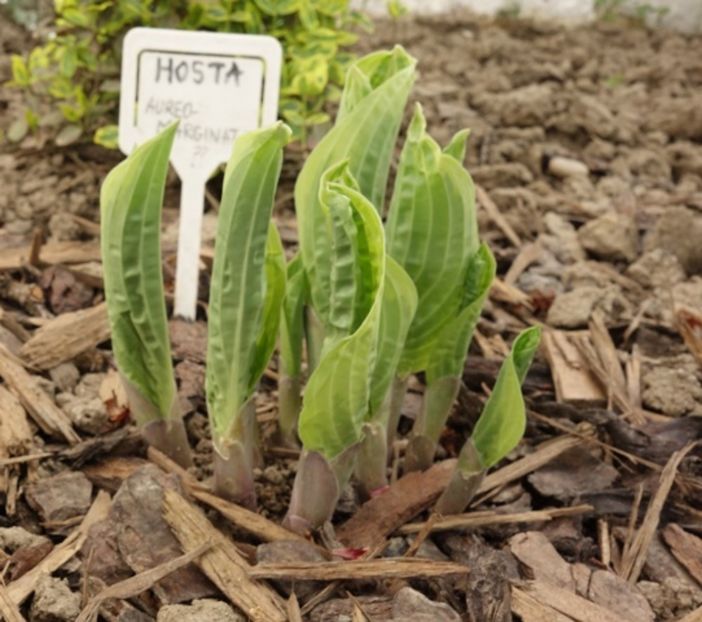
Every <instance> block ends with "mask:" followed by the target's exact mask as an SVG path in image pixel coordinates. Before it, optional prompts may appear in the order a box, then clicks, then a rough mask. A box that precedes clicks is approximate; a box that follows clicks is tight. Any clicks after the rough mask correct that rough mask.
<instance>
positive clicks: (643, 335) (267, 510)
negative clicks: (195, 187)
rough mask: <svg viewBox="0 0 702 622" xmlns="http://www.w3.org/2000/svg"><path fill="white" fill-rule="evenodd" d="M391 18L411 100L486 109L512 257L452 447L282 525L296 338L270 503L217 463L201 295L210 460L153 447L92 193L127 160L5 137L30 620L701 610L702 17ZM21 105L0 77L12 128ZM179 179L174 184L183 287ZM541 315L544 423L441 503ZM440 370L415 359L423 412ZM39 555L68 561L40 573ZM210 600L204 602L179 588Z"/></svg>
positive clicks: (8, 373) (488, 207)
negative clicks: (376, 489) (316, 520)
mask: <svg viewBox="0 0 702 622" xmlns="http://www.w3.org/2000/svg"><path fill="white" fill-rule="evenodd" d="M1 19H2V18H0V20H1ZM5 30H7V32H8V35H7V36H6V37H5V36H3V37H2V39H1V40H2V43H1V44H0V45H2V46H4V49H3V50H2V51H3V53H4V54H5V56H3V58H2V60H0V80H2V81H5V80H6V79H7V78H8V77H9V76H8V66H9V63H8V61H7V54H8V53H9V52H12V51H16V50H17V49H20V48H21V47H22V46H24V45H25V39H24V38H23V37H22V36H21V34H20V35H17V34H14V33H12V32H10V29H9V27H8V26H6V25H4V24H3V23H2V22H1V21H0V33H3V34H4V32H5ZM395 43H401V44H403V45H405V46H406V48H407V49H408V51H409V52H410V53H411V54H413V55H414V56H416V57H417V58H418V59H419V71H420V75H421V78H420V79H419V80H418V82H417V85H416V87H415V89H414V92H413V96H414V97H415V98H416V99H417V100H419V101H421V102H422V104H423V105H424V109H425V112H426V116H427V119H428V124H429V129H430V131H431V133H432V135H434V136H435V137H436V138H437V140H438V141H439V142H440V143H442V144H444V143H445V142H446V141H447V140H448V139H449V137H450V136H451V135H453V133H454V132H455V131H457V130H459V129H461V128H463V127H469V128H471V129H472V134H471V138H470V142H469V149H468V158H467V163H468V168H469V170H470V171H471V173H472V175H473V178H474V180H475V182H476V184H477V186H478V204H479V211H478V214H479V220H480V230H481V233H482V236H483V239H485V240H486V241H487V242H488V243H489V244H490V246H491V248H492V250H493V252H494V253H495V256H496V258H497V260H498V276H499V280H498V282H497V284H496V285H495V287H494V288H493V290H492V292H491V295H490V301H489V303H488V304H487V307H486V311H485V313H484V314H483V318H482V319H481V321H480V323H479V324H478V330H477V332H476V335H475V337H474V340H473V345H472V348H471V355H470V356H469V359H468V364H467V366H466V369H465V373H464V376H463V381H464V382H463V387H462V389H461V392H460V395H459V400H458V404H457V406H456V408H455V409H454V413H453V415H452V417H451V419H450V420H449V425H448V427H447V429H446V431H445V433H444V435H443V436H442V442H441V450H440V455H439V457H438V459H437V463H436V464H435V465H434V467H432V468H431V469H429V470H428V471H426V472H424V473H421V474H416V473H415V474H412V475H410V476H407V477H400V478H399V479H397V480H396V481H393V484H392V485H391V487H390V489H389V490H388V491H387V492H385V493H384V494H382V495H380V496H378V497H376V498H374V499H373V500H371V501H368V502H366V503H365V504H361V503H360V501H359V500H358V499H357V498H356V497H355V496H354V494H353V493H352V492H351V491H348V494H345V495H344V496H343V498H342V502H341V503H340V505H339V508H338V511H337V513H336V515H335V518H334V533H325V534H324V537H323V538H321V539H320V540H319V541H318V543H317V545H313V544H311V543H309V542H307V541H305V540H302V539H300V538H295V537H293V536H291V535H290V534H288V533H287V532H285V531H283V530H282V529H281V528H280V527H279V526H278V524H279V522H280V519H281V518H282V515H283V513H284V511H285V508H286V507H287V504H288V498H289V494H290V488H291V484H292V478H293V476H294V472H295V466H296V455H295V453H294V452H292V451H291V450H289V449H284V448H280V447H276V446H275V444H274V442H273V441H272V435H273V431H274V421H275V416H276V399H275V398H276V378H277V367H276V361H275V359H274V361H273V363H272V364H271V366H270V368H269V370H268V371H267V372H266V374H265V376H264V380H263V382H262V386H261V390H260V392H259V394H258V396H257V400H256V408H257V413H258V418H259V422H260V423H261V425H262V430H263V437H264V441H265V446H266V448H267V456H266V464H267V465H268V466H267V467H266V468H265V469H263V470H261V471H260V472H259V473H258V474H257V493H258V498H259V505H260V508H259V514H258V516H259V517H258V518H257V516H256V515H253V514H250V513H248V512H246V511H244V510H241V509H239V508H237V506H233V505H231V504H227V503H225V502H222V501H221V500H219V499H218V498H216V497H213V496H212V495H211V494H209V493H208V492H207V490H206V489H205V488H204V487H203V485H202V482H206V481H207V479H208V477H210V476H211V471H210V464H211V452H212V449H211V441H210V438H209V431H208V426H207V423H206V416H205V404H204V391H203V383H204V359H205V329H206V324H205V322H204V320H203V319H201V320H198V321H197V322H196V323H193V324H190V323H185V322H182V321H173V322H172V323H171V338H172V343H173V354H174V358H175V363H176V376H177V379H178V385H179V395H180V398H181V402H182V404H183V406H184V409H185V412H186V413H187V415H186V424H187V427H188V433H189V436H190V440H191V445H192V446H193V448H194V449H195V452H196V453H195V461H196V467H195V468H194V469H193V470H192V472H191V473H190V474H185V473H183V472H181V471H180V470H179V469H178V468H177V467H175V466H174V465H172V464H170V463H169V462H168V461H167V460H165V459H164V458H163V456H160V455H159V454H157V453H156V452H154V451H149V452H147V450H146V448H145V446H144V445H143V443H142V442H141V440H140V438H139V436H138V434H137V433H136V430H135V428H133V427H132V426H130V425H129V424H128V417H127V416H126V415H127V412H128V411H127V410H126V407H125V406H126V405H125V402H124V398H123V396H122V394H121V391H120V387H119V383H118V382H117V380H116V374H115V372H114V370H113V369H112V366H111V353H110V350H109V341H108V338H109V328H108V325H107V322H106V315H105V309H104V305H103V304H102V301H103V292H102V285H101V283H102V271H101V266H100V263H99V248H98V242H97V237H96V235H97V232H98V225H97V222H98V192H99V184H100V182H101V181H102V179H103V178H104V175H105V174H106V173H107V171H108V170H109V169H110V168H111V166H113V165H114V163H115V162H117V161H119V156H118V155H117V154H115V153H112V152H108V151H105V150H102V149H99V148H96V147H94V146H76V147H72V148H68V149H58V148H56V147H53V146H51V145H50V144H48V143H47V144H46V145H45V144H44V143H43V139H42V137H41V135H39V136H38V137H36V136H35V137H29V138H27V139H25V141H24V142H23V144H22V145H20V149H19V150H16V149H9V148H8V149H5V150H4V151H3V152H2V153H0V188H2V189H3V192H2V195H0V225H2V228H1V229H0V303H1V306H2V312H1V314H0V344H2V345H1V346H0V376H2V378H3V380H4V383H3V384H0V411H1V412H2V420H1V421H0V424H1V427H0V439H2V442H0V451H3V452H4V455H1V456H0V462H2V464H3V465H4V467H5V470H4V474H3V476H2V477H1V478H0V484H1V485H2V490H3V491H4V499H5V502H4V512H2V514H1V515H0V524H2V529H0V548H1V549H2V550H3V551H4V552H5V554H6V556H7V559H6V562H7V564H8V565H7V566H6V572H5V575H4V583H5V587H3V588H0V612H2V613H3V615H4V616H5V617H6V618H7V619H15V618H12V617H9V616H11V615H12V614H11V613H8V611H10V612H11V611H12V607H13V605H12V603H15V604H21V603H25V604H23V605H21V608H22V611H24V612H25V613H26V615H27V617H28V618H29V619H34V620H38V621H40V620H46V619H58V620H74V619H76V617H77V615H78V613H77V612H78V611H79V610H84V614H83V615H85V616H86V617H85V618H81V619H86V620H87V619H90V618H89V617H87V616H88V614H89V611H87V612H86V611H85V610H86V608H87V609H88V610H90V608H91V607H92V608H93V609H92V610H93V611H95V612H97V611H98V610H99V611H100V615H101V616H102V617H103V618H104V619H106V620H120V621H121V622H127V621H136V622H138V621H141V620H144V621H147V620H152V619H154V618H156V615H157V612H159V613H158V620H160V621H162V622H165V621H167V620H187V619H192V620H199V619H205V617H207V619H209V620H235V619H238V618H236V617H235V614H233V613H232V612H231V609H230V608H229V607H228V605H227V604H226V603H234V604H235V605H237V607H238V608H240V609H244V610H247V611H248V613H249V617H251V618H252V619H258V620H267V619H276V616H278V615H279V616H281V619H285V617H284V616H286V615H287V616H288V617H289V618H290V619H293V620H295V619H300V618H299V615H302V617H303V619H310V620H315V621H317V620H319V621H321V620H325V621H326V620H330V621H331V620H340V619H354V620H356V619H358V620H362V619H370V620H391V619H395V620H418V621H419V620H459V619H468V620H476V621H483V620H504V619H510V618H509V616H510V615H511V614H514V615H515V616H516V617H520V618H521V619H523V620H525V621H531V620H546V619H556V620H561V619H562V620H568V619H573V620H583V621H584V620H624V621H626V620H629V621H631V622H638V621H640V620H642V621H643V620H658V619H660V620H677V619H680V618H682V616H685V615H686V614H689V613H690V612H692V611H694V610H698V609H699V607H701V606H702V540H700V536H702V533H701V532H702V528H700V525H701V524H702V520H701V512H702V507H701V506H700V492H701V488H702V480H701V479H700V475H701V471H702V468H701V465H700V456H701V453H700V449H699V446H696V445H693V443H694V442H695V441H698V439H699V438H700V436H701V433H702V418H701V415H702V373H701V370H700V364H702V328H701V327H702V246H700V244H699V240H700V239H702V214H700V210H702V146H701V144H700V143H701V142H702V98H701V97H700V94H699V93H700V87H701V86H702V38H700V37H684V36H682V35H679V34H673V33H667V32H650V31H646V30H642V29H639V28H636V27H632V26H631V25H622V24H619V25H611V24H600V25H594V26H589V27H581V28H577V29H574V30H564V29H562V28H559V27H557V26H547V25H535V24H532V23H529V22H520V21H504V22H499V21H498V22H494V21H487V20H484V19H479V18H475V17H472V16H470V15H468V14H463V13H461V14H455V15H451V16H444V17H441V18H408V19H402V20H398V21H396V22H388V23H381V24H378V26H377V28H376V31H375V33H374V34H373V35H372V36H371V37H369V38H367V39H365V40H363V42H362V46H361V47H362V48H363V51H369V50H372V49H377V48H381V47H383V48H384V47H389V46H392V45H393V44H395ZM17 106H18V98H17V96H16V94H15V93H13V92H11V91H9V90H4V91H3V92H2V93H0V111H3V110H4V112H0V126H3V127H6V126H7V125H8V123H9V118H10V116H11V115H13V114H15V113H16V111H17V110H18V108H17ZM300 160H301V158H300V152H299V150H295V149H291V150H289V151H288V153H287V155H286V162H285V165H284V171H283V176H282V182H281V186H280V191H279V196H278V200H277V204H276V212H275V217H276V220H277V223H278V225H279V228H280V231H281V235H282V238H283V241H284V242H285V244H286V248H287V250H288V251H291V250H292V249H293V248H294V247H295V245H296V241H297V230H296V225H295V221H294V217H293V211H292V209H293V205H292V183H293V180H294V178H295V175H296V173H297V171H298V170H299V166H300ZM215 183H216V182H215ZM213 189H214V188H213ZM217 195H218V193H217V192H213V193H212V196H211V197H210V198H209V200H208V208H209V211H208V214H207V216H206V219H205V232H204V238H205V239H204V244H205V251H204V252H203V257H202V260H203V265H204V266H206V267H207V266H209V261H210V259H211V246H212V242H213V239H214V226H213V224H214V223H215V221H216V208H217V202H216V200H215V199H214V198H213V197H214V196H217ZM177 197H178V195H177V183H176V182H175V180H174V181H173V183H171V184H169V188H168V192H167V197H166V210H165V215H164V221H165V223H164V226H165V233H164V247H165V249H166V256H165V258H164V262H165V263H164V265H165V266H166V270H165V273H166V281H167V293H168V294H170V293H172V278H173V267H174V254H173V250H174V248H175V246H174V245H175V234H176V231H177V230H176V228H175V223H176V219H177V201H178V199H177ZM206 275H207V271H205V272H204V273H203V282H202V291H201V300H203V301H204V300H206V299H207V295H206V294H207V276H206ZM204 317H205V316H204V310H203V312H202V318H204ZM535 322H543V323H544V324H545V325H546V326H548V327H549V328H550V330H548V331H547V332H546V333H545V337H544V342H543V346H542V349H541V354H540V356H539V357H538V358H537V360H536V362H535V364H534V365H533V367H532V370H531V372H530V373H529V375H528V377H527V380H526V382H525V385H524V392H525V396H526V399H527V405H528V410H529V423H528V428H527V434H526V437H525V439H524V441H523V442H522V444H521V445H520V446H519V448H518V449H517V450H515V451H514V452H513V453H512V454H511V455H510V457H509V459H508V460H506V461H505V462H504V464H500V465H498V467H497V468H496V469H495V470H494V471H493V472H492V473H491V474H490V475H489V476H488V477H487V478H486V479H485V481H484V482H483V484H482V486H481V489H480V491H479V494H478V495H477V497H476V499H475V502H474V503H473V505H472V506H471V508H470V511H469V512H468V513H467V514H464V515H461V516H460V517H456V518H455V519H454V518H450V519H449V518H441V517H437V516H435V515H432V514H431V513H430V509H431V506H432V504H433V502H434V501H435V499H436V497H437V496H438V494H439V493H440V492H441V490H442V488H443V486H445V485H446V482H447V481H448V477H449V476H450V470H451V467H452V465H453V462H452V459H453V458H454V457H455V455H456V453H457V451H458V450H460V448H461V446H462V445H463V442H464V440H465V438H466V436H467V434H468V433H469V432H470V430H471V428H472V426H473V424H474V423H475V420H476V418H477V416H478V414H479V413H480V407H481V404H482V403H483V402H484V400H485V397H486V395H487V393H488V391H489V388H490V387H491V386H492V384H493V383H494V379H495V376H496V374H497V371H498V368H499V362H500V360H501V359H502V358H503V357H504V355H505V354H506V353H507V352H508V344H509V343H510V342H511V340H512V339H513V337H514V336H515V335H516V333H517V332H518V331H519V330H521V329H522V328H524V327H526V326H527V325H529V324H533V323H535ZM8 389H9V390H8ZM422 390H423V385H422V382H421V380H420V379H417V380H416V381H414V382H412V384H411V386H410V393H409V395H408V398H407V400H406V403H405V407H404V409H403V414H404V417H403V419H402V421H401V429H402V430H404V431H407V430H408V429H409V425H410V423H411V420H412V418H413V416H415V414H416V411H417V401H418V399H419V396H420V394H421V392H422ZM403 426H404V427H403ZM402 449H403V446H402V443H399V444H398V446H397V452H398V456H401V454H402ZM107 495H112V501H110V499H109V498H108V496H107ZM196 506H197V507H200V508H201V510H202V511H200V510H197V509H196ZM14 527H20V528H21V530H16V529H15V530H13V529H9V530H8V528H14ZM221 537H224V538H233V540H234V541H235V542H236V544H237V547H236V548H235V547H233V546H231V544H223V543H222V541H221V540H219V539H220V538H221ZM227 542H230V541H229V540H227ZM184 553H185V557H184V556H183V554H184ZM341 554H343V556H344V557H345V558H346V561H340V560H341V559H342V557H341V556H340V555H341ZM349 558H353V559H349ZM257 562H258V564H257ZM264 564H265V565H264ZM154 568H155V569H156V570H153V571H151V569H154ZM144 573H146V574H144ZM42 574H49V575H51V576H53V577H54V578H55V579H46V578H44V579H41V580H40V581H38V582H36V580H37V577H39V576H41V575H42ZM134 575H136V576H134ZM114 584H119V585H118V586H117V585H116V586H115V588H113V592H112V593H110V592H106V591H105V590H106V589H107V586H111V585H114ZM291 586H292V587H293V588H294V589H293V590H292V592H293V593H294V594H295V598H293V597H290V598H288V595H289V594H290V593H291ZM107 596H109V597H110V598H109V599H107ZM96 598H97V599H99V600H95V599H96ZM193 599H195V600H198V599H206V600H204V601H200V602H198V603H197V604H193V605H191V606H189V608H183V607H185V606H184V605H179V604H178V603H188V602H189V601H191V600H193ZM298 607H299V608H300V609H301V611H302V613H301V614H298V613H296V612H297V608H298ZM52 608H54V609H57V611H58V609H60V612H53V609H52ZM256 612H258V613H256ZM282 612H286V613H282ZM52 615H53V616H54V618H51V617H50V616H52ZM187 615H191V616H193V617H192V618H187V617H186V616H187ZM197 615H199V616H201V617H195V616H197ZM699 615H700V613H699V610H698V611H697V612H696V613H692V614H691V615H690V617H689V618H686V620H690V621H692V620H696V619H699V618H697V617H694V616H699ZM218 616H219V617H218ZM296 616H298V617H296ZM342 616H347V617H346V618H344V617H342ZM364 616H365V618H364ZM422 616H424V617H422Z"/></svg>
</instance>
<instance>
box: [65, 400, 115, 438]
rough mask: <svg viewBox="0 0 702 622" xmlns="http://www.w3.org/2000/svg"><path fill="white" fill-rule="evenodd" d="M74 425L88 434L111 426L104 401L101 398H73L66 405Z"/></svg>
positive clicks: (98, 432) (66, 411) (96, 432)
mask: <svg viewBox="0 0 702 622" xmlns="http://www.w3.org/2000/svg"><path fill="white" fill-rule="evenodd" d="M63 410H64V412H65V413H66V414H67V415H68V418H69V419H70V420H71V422H72V423H73V425H74V426H75V427H76V428H78V429H79V430H81V431H82V432H87V433H88V434H94V435H96V434H100V433H101V432H104V431H105V430H106V429H108V428H109V426H110V421H109V415H108V414H107V409H106V408H105V404H104V402H103V401H102V400H101V399H100V398H99V397H95V398H92V399H91V398H76V397H74V398H73V399H71V400H70V401H69V402H68V403H67V404H66V405H65V406H64V407H63Z"/></svg>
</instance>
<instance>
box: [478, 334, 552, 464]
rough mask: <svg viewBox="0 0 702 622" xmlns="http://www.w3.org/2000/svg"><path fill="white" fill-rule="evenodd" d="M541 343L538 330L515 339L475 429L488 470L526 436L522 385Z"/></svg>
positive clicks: (481, 455)
mask: <svg viewBox="0 0 702 622" xmlns="http://www.w3.org/2000/svg"><path fill="white" fill-rule="evenodd" d="M540 339H541V329H540V328H539V327H538V326H534V327H532V328H528V329H527V330H525V331H523V332H522V333H521V334H520V335H519V336H518V337H517V338H516V339H515V341H514V343H513V344H512V351H511V352H510V354H509V356H508V357H507V358H506V359H505V361H504V363H503V364H502V367H501V369H500V373H499V374H498V376H497V381H496V382H495V386H494V387H493V389H492V393H491V394H490V397H489V398H488V400H487V402H486V403H485V407H484V408H483V412H482V414H481V415H480V419H478V423H477V424H476V425H475V429H474V430H473V434H472V436H471V439H472V442H473V444H474V445H475V449H476V450H477V452H478V455H479V457H480V462H481V464H482V466H483V468H485V469H488V468H490V467H491V466H493V465H494V464H496V463H497V462H499V461H500V460H502V458H504V457H505V456H506V455H507V454H508V453H509V452H510V451H512V449H514V448H515V447H516V446H517V443H519V441H520V440H521V438H522V436H523V435H524V430H525V428H526V415H525V407H524V398H523V397H522V389H521V384H522V381H523V380H524V377H525V376H526V373H527V371H528V370H529V366H530V365H531V361H532V359H533V358H534V354H535V353H536V350H537V348H538V347H539V341H540Z"/></svg>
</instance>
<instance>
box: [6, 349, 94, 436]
mask: <svg viewBox="0 0 702 622" xmlns="http://www.w3.org/2000/svg"><path fill="white" fill-rule="evenodd" d="M0 376H2V377H3V379H4V380H5V382H6V383H7V385H8V386H9V387H10V388H11V389H12V391H14V393H15V394H16V395H17V396H18V397H19V400H20V402H21V403H22V405H23V406H24V407H25V408H26V409H27V412H28V413H29V415H30V416H31V417H32V419H33V420H34V421H35V423H36V424H37V425H38V426H39V427H40V428H41V429H42V431H43V432H45V433H46V434H50V435H52V436H57V437H62V438H64V439H65V440H66V441H68V443H70V444H71V445H74V444H76V443H78V442H80V437H79V436H78V434H76V432H75V431H74V430H73V428H72V427H71V422H70V420H69V419H68V417H67V416H66V415H65V413H64V412H63V411H62V410H61V409H60V408H59V407H58V406H56V404H54V401H53V400H52V399H51V398H50V397H49V396H48V395H47V394H46V392H45V391H44V389H42V388H41V386H39V382H38V381H37V378H36V377H35V376H32V375H30V374H29V373H27V371H26V370H25V369H24V367H23V366H22V364H21V362H20V361H19V360H18V359H17V358H15V357H14V356H13V355H12V354H11V353H10V351H9V350H8V349H7V348H6V347H5V346H4V345H2V344H0Z"/></svg>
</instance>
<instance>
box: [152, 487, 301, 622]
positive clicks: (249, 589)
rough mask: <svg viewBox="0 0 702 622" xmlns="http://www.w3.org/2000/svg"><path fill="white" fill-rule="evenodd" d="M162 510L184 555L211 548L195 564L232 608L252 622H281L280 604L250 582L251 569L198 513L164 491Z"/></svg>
mask: <svg viewBox="0 0 702 622" xmlns="http://www.w3.org/2000/svg"><path fill="white" fill-rule="evenodd" d="M163 506H164V518H165V519H166V522H168V524H169V525H170V527H171V529H172V530H173V533H174V534H175V536H176V538H177V539H178V541H179V542H180V544H181V546H182V547H183V551H184V552H186V553H187V552H191V551H194V550H196V549H198V548H199V547H201V546H203V545H204V544H207V543H210V544H212V547H213V548H211V549H210V550H209V551H207V552H206V553H204V554H203V555H201V556H200V557H199V558H198V559H197V560H196V562H195V563H196V564H197V565H198V566H199V567H200V568H201V569H202V571H203V572H204V573H205V574H206V575H207V577H208V578H209V579H210V580H211V581H212V582H213V583H214V584H215V585H216V586H217V587H218V588H219V589H220V590H221V591H222V593H223V594H224V595H225V596H226V597H227V598H229V600H230V601H231V602H232V603H233V604H235V605H236V606H237V607H239V608H240V609H241V610H242V611H243V612H244V613H245V614H246V615H247V616H248V617H249V618H250V619H252V620H254V621H255V622H285V620H286V619H287V617H286V615H285V609H286V607H285V603H284V601H283V600H282V599H281V598H280V597H279V596H278V595H277V594H276V593H275V592H274V591H273V590H272V589H270V588H269V587H268V586H267V585H265V584H263V583H260V582H258V581H256V580H254V579H252V578H250V576H249V573H250V571H251V570H252V568H251V566H249V564H248V563H247V562H246V560H245V559H244V557H243V556H242V555H241V554H240V553H239V551H238V550H237V548H236V546H235V545H234V543H233V542H232V541H231V540H228V539H227V538H225V537H224V536H223V535H222V534H221V533H220V532H219V531H218V530H217V529H216V528H215V527H214V526H213V525H212V523H210V521H208V520H207V518H206V517H205V515H204V514H203V513H202V512H201V511H200V510H199V509H197V508H196V507H195V506H193V505H192V504H190V503H189V502H188V501H186V500H185V499H184V498H183V497H181V496H180V495H179V494H178V493H177V492H175V491H173V490H168V489H167V490H165V492H164V502H163Z"/></svg>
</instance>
